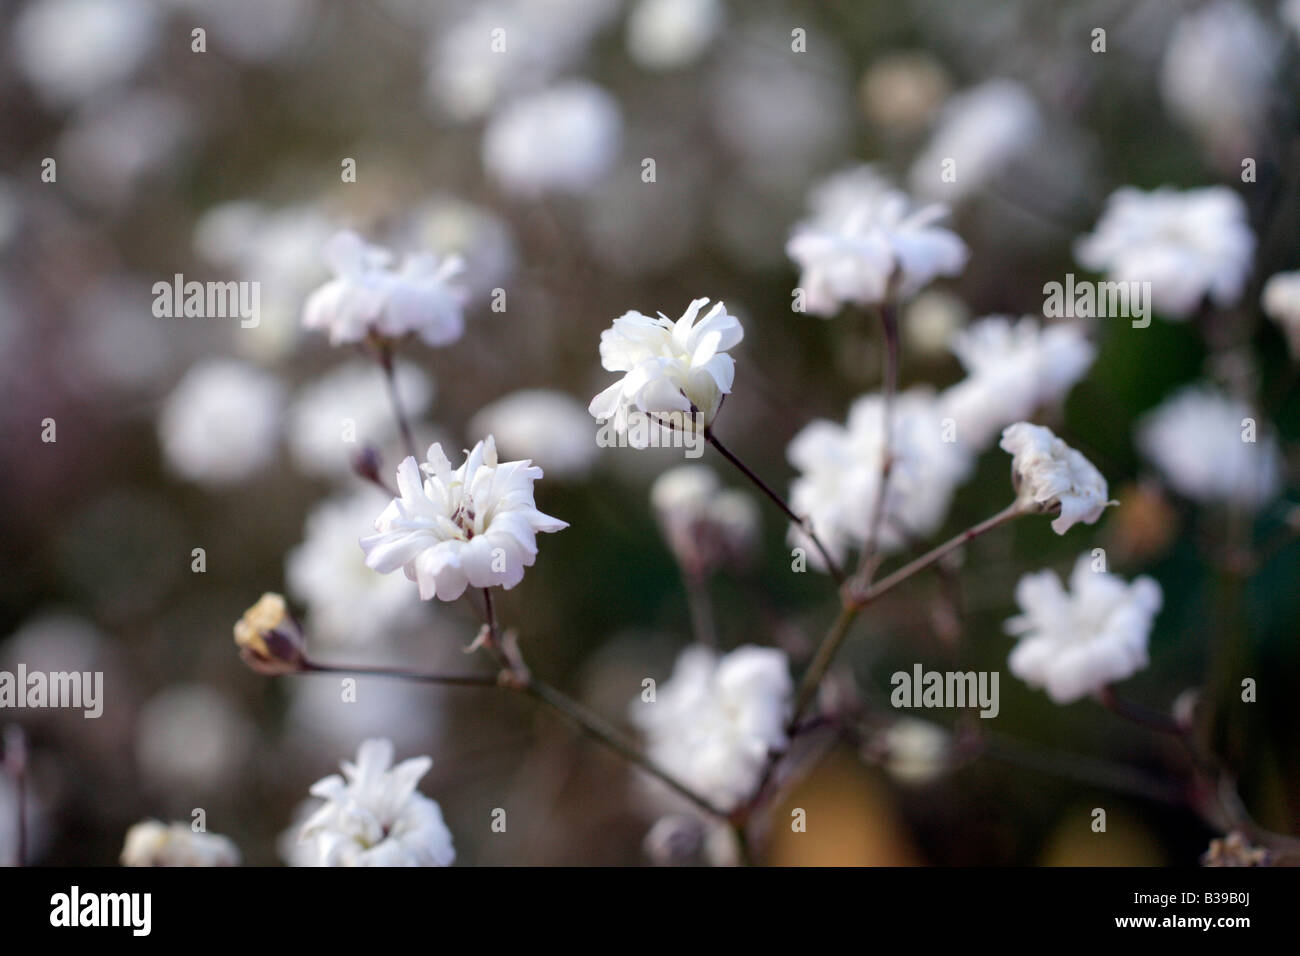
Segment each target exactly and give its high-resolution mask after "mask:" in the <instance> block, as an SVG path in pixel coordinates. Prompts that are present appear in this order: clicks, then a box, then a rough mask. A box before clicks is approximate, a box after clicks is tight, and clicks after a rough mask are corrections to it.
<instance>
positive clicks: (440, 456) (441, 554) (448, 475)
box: [361, 435, 569, 601]
mask: <svg viewBox="0 0 1300 956" xmlns="http://www.w3.org/2000/svg"><path fill="white" fill-rule="evenodd" d="M427 457H428V461H427V462H426V463H425V464H424V465H418V464H416V461H415V458H414V457H407V458H406V459H405V460H404V461H403V462H402V464H401V465H400V466H399V467H398V469H397V489H398V492H399V495H398V497H396V498H394V499H393V500H392V501H391V502H390V503H389V505H388V507H387V508H385V509H384V511H383V513H382V514H381V515H380V516H379V518H378V519H377V520H376V521H375V530H376V531H377V532H378V534H373V535H370V536H369V537H366V538H362V539H361V547H362V549H363V550H364V551H365V552H366V564H368V565H369V566H370V567H372V568H374V569H375V570H376V571H379V572H381V573H383V574H388V573H390V572H392V571H396V570H397V569H398V568H402V570H403V571H405V572H406V576H407V578H409V579H410V580H412V581H415V582H416V583H417V584H418V585H419V588H420V598H421V600H424V601H428V600H431V599H432V598H435V597H436V598H438V599H439V600H442V601H454V600H456V598H458V597H460V596H461V595H462V594H464V593H465V589H466V588H467V587H474V588H486V587H494V586H496V585H501V586H502V587H504V588H506V589H507V590H509V589H510V588H512V587H514V586H515V585H516V584H518V583H519V582H520V581H522V580H523V577H524V568H526V567H530V566H531V565H532V563H533V561H535V560H536V558H537V532H539V531H546V532H550V531H560V530H562V529H564V528H567V527H568V526H569V525H568V523H567V522H565V521H560V520H559V519H558V518H552V517H551V516H550V515H547V514H542V512H540V511H538V510H537V507H536V505H535V503H534V501H533V482H535V481H536V480H537V479H538V478H541V477H542V469H540V468H538V467H536V466H535V465H533V463H532V462H531V461H528V460H527V459H525V460H523V461H506V462H498V461H497V447H496V441H495V439H494V438H493V437H492V436H491V435H489V436H488V437H487V438H486V439H485V440H484V441H481V442H479V443H478V444H477V445H475V446H474V448H473V450H471V451H469V452H467V454H466V457H465V463H464V464H462V465H461V466H460V467H459V468H456V469H454V470H453V469H452V467H451V462H450V461H448V460H447V456H446V455H445V454H444V453H443V450H442V446H441V445H439V444H437V443H435V444H433V445H430V446H429V452H428V456H427ZM421 470H423V472H424V476H423V478H422V477H421V474H420V472H421Z"/></svg>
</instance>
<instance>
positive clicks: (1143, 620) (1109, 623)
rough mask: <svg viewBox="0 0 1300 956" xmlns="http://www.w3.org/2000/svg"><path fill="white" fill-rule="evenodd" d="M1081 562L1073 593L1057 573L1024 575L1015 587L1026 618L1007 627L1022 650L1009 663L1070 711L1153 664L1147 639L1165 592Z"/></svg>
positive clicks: (1144, 581) (1076, 568) (1087, 557)
mask: <svg viewBox="0 0 1300 956" xmlns="http://www.w3.org/2000/svg"><path fill="white" fill-rule="evenodd" d="M1092 560H1093V559H1092V557H1091V556H1090V555H1088V554H1084V555H1081V556H1080V557H1079V560H1078V562H1076V564H1075V565H1074V571H1073V572H1072V573H1071V575H1070V590H1069V591H1066V589H1065V588H1064V587H1063V586H1062V584H1061V579H1060V578H1059V577H1057V575H1056V572H1055V571H1039V572H1037V573H1035V574H1026V575H1025V576H1024V577H1022V578H1021V579H1020V583H1018V584H1017V585H1016V602H1017V603H1018V604H1019V605H1020V609H1021V611H1022V613H1021V614H1019V615H1018V616H1016V617H1013V618H1011V619H1010V620H1008V621H1007V622H1006V631H1007V633H1008V634H1014V635H1018V636H1019V639H1020V640H1019V643H1017V644H1016V647H1015V649H1014V650H1013V651H1012V652H1011V656H1010V657H1009V658H1008V660H1007V663H1008V665H1009V666H1010V668H1011V673H1013V674H1015V675H1016V676H1017V677H1019V678H1020V679H1021V680H1023V681H1024V682H1025V683H1027V684H1029V685H1030V686H1031V687H1040V688H1043V689H1044V690H1046V691H1047V693H1048V696H1050V697H1051V698H1052V700H1053V701H1055V702H1056V703H1058V704H1068V703H1071V702H1072V701H1076V700H1078V699H1079V698H1080V697H1084V696H1087V695H1088V694H1092V693H1095V692H1097V691H1099V690H1101V689H1102V688H1103V687H1105V686H1106V685H1107V684H1111V683H1113V682H1115V681H1120V680H1124V679H1125V678H1127V677H1131V676H1133V675H1134V674H1135V673H1137V672H1138V671H1139V670H1141V669H1142V668H1143V667H1145V666H1146V664H1147V638H1148V637H1149V636H1150V634H1151V625H1152V623H1153V622H1154V620H1155V616H1156V614H1157V613H1159V611H1160V605H1161V602H1162V600H1163V596H1162V594H1161V591H1160V585H1159V584H1157V583H1156V582H1155V581H1153V580H1152V579H1151V578H1149V577H1145V576H1143V577H1140V578H1137V579H1136V580H1134V581H1133V583H1132V584H1126V583H1125V582H1124V580H1123V579H1122V578H1120V577H1118V576H1116V575H1113V574H1110V573H1108V572H1106V571H1097V570H1094V569H1093V565H1092Z"/></svg>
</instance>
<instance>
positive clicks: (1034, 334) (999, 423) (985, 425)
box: [941, 315, 1097, 453]
mask: <svg viewBox="0 0 1300 956" xmlns="http://www.w3.org/2000/svg"><path fill="white" fill-rule="evenodd" d="M950 348H951V349H952V353H953V354H954V355H956V356H957V359H958V361H960V362H961V364H962V367H963V368H965V369H966V371H967V373H968V375H967V377H966V378H965V379H963V380H962V381H960V382H958V383H957V384H956V385H953V386H952V387H951V388H949V389H947V390H946V391H945V392H944V393H943V395H942V396H941V402H942V404H943V406H944V409H945V411H946V413H947V414H948V415H950V416H951V417H952V418H953V420H954V422H955V423H956V426H957V440H958V441H959V442H961V443H962V444H963V445H965V446H966V447H967V448H969V449H970V450H971V451H972V452H973V453H978V452H980V451H982V450H983V449H984V448H985V447H987V446H988V444H989V442H991V441H992V440H993V438H994V437H995V436H997V434H998V433H999V432H1001V431H1002V429H1003V428H1005V427H1006V426H1008V425H1010V424H1011V423H1013V422H1017V421H1022V420H1024V419H1026V418H1029V417H1030V416H1031V415H1033V413H1034V412H1035V411H1036V410H1038V409H1039V408H1041V407H1042V406H1044V405H1050V404H1053V403H1055V402H1059V401H1060V400H1061V399H1063V398H1064V397H1065V395H1066V394H1067V393H1068V392H1069V391H1070V389H1071V388H1073V387H1074V386H1075V384H1076V383H1077V382H1078V381H1079V380H1080V379H1082V378H1083V376H1084V375H1085V374H1086V373H1087V371H1088V368H1089V367H1090V366H1091V365H1092V363H1093V360H1094V359H1095V358H1096V357H1097V350H1096V348H1095V347H1094V346H1093V345H1092V343H1090V342H1089V341H1088V340H1087V338H1086V337H1085V336H1084V332H1083V327H1082V326H1081V325H1077V324H1072V323H1061V324H1056V325H1049V326H1046V327H1041V326H1040V325H1039V323H1038V322H1037V320H1035V319H1033V318H1031V317H1029V316H1025V317H1024V318H1022V319H1020V320H1018V321H1014V320H1012V319H1011V318H1010V317H1008V316H1002V315H995V316H989V317H988V318H986V319H982V320H980V321H979V322H976V323H974V324H973V325H971V326H970V327H969V328H967V329H965V330H963V331H960V332H958V333H956V335H954V336H953V339H952V342H951V344H950Z"/></svg>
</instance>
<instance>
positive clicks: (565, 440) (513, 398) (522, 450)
mask: <svg viewBox="0 0 1300 956" xmlns="http://www.w3.org/2000/svg"><path fill="white" fill-rule="evenodd" d="M467 430H468V431H469V433H470V434H472V435H493V436H495V437H496V441H497V446H498V447H499V448H500V450H501V454H503V455H509V456H511V457H513V458H528V459H531V460H532V461H535V462H537V463H538V464H539V465H541V466H542V467H543V468H545V469H546V473H547V474H548V475H550V476H551V477H552V478H581V477H582V476H583V475H585V474H587V472H589V471H590V470H591V466H592V465H593V464H594V463H595V461H596V455H597V454H598V452H599V448H598V447H597V446H596V439H595V436H594V435H593V434H592V430H591V416H590V415H588V414H587V411H586V409H584V408H583V407H582V403H581V402H579V401H578V400H577V399H575V398H573V397H571V396H569V395H565V394H564V393H563V392H557V391H555V390H554V389H549V388H529V389H524V390H522V391H518V392H511V393H510V394H509V395H506V396H504V397H502V398H499V399H497V400H496V401H495V402H492V403H491V404H490V405H485V406H484V407H483V408H481V409H479V411H478V413H477V414H475V415H474V417H473V418H471V419H470V421H469V425H468V429H467Z"/></svg>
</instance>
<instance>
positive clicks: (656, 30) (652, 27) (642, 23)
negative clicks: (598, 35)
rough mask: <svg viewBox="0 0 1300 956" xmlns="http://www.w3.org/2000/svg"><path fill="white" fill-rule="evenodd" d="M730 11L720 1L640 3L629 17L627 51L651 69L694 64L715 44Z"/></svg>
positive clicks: (655, 0)
mask: <svg viewBox="0 0 1300 956" xmlns="http://www.w3.org/2000/svg"><path fill="white" fill-rule="evenodd" d="M725 16H726V11H725V9H724V8H723V6H722V4H721V3H720V2H719V0H639V2H638V3H637V5H636V6H635V7H633V8H632V12H631V13H630V14H629V15H628V18H627V49H628V53H630V54H631V56H632V59H633V60H634V61H635V62H636V63H637V64H638V65H639V66H642V67H644V68H646V69H648V70H671V69H674V68H676V67H681V66H686V65H687V64H689V63H692V62H694V61H695V60H696V59H698V58H699V56H700V55H701V54H702V53H703V52H704V51H705V49H706V48H707V47H708V45H709V44H710V43H711V42H712V41H713V38H714V36H715V35H717V32H718V30H719V28H721V26H722V22H723V20H724V19H725Z"/></svg>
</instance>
